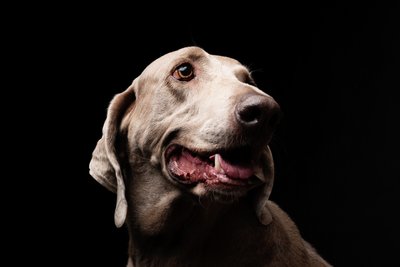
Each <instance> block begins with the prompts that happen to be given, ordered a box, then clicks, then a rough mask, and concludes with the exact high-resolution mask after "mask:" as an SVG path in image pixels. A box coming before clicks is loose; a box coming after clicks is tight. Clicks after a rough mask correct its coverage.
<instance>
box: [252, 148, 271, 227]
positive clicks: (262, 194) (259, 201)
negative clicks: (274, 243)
mask: <svg viewBox="0 0 400 267" xmlns="http://www.w3.org/2000/svg"><path fill="white" fill-rule="evenodd" d="M261 160H262V163H263V164H262V166H263V167H262V170H261V171H262V176H263V178H264V182H265V184H264V186H262V187H261V188H260V189H258V190H259V192H258V193H257V194H256V198H255V210H256V214H257V217H258V220H259V221H260V223H262V224H264V225H268V224H270V223H271V222H272V214H271V211H270V210H269V208H268V205H267V202H268V199H269V196H270V195H271V191H272V186H273V184H274V160H273V158H272V153H271V149H270V148H269V146H267V147H266V149H265V150H264V152H263V154H262V158H261Z"/></svg>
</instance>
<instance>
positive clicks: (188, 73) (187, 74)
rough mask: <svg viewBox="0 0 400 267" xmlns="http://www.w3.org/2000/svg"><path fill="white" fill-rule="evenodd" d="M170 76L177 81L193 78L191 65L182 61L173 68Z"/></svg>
mask: <svg viewBox="0 0 400 267" xmlns="http://www.w3.org/2000/svg"><path fill="white" fill-rule="evenodd" d="M172 76H173V77H174V78H175V79H177V80H179V81H190V80H191V79H193V78H194V71H193V66H192V65H190V64H189V63H183V64H181V65H179V66H178V67H177V68H176V69H175V70H174V72H173V73H172Z"/></svg>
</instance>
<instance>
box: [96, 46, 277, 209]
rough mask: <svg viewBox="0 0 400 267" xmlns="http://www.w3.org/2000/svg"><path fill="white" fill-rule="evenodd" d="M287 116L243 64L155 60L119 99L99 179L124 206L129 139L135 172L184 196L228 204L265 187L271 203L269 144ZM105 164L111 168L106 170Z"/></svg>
mask: <svg viewBox="0 0 400 267" xmlns="http://www.w3.org/2000/svg"><path fill="white" fill-rule="evenodd" d="M279 113H280V111H279V105H278V104H277V103H276V102H275V101H274V99H273V98H272V97H270V96H269V95H267V94H266V93H264V92H263V91H261V90H260V89H258V88H257V87H256V86H255V83H254V82H253V79H252V77H251V75H250V73H249V71H248V70H247V68H246V67H245V66H243V65H242V64H240V63H239V62H238V61H236V60H234V59H231V58H227V57H221V56H215V55H211V54H208V53H207V52H205V51H204V50H202V49H200V48H198V47H187V48H183V49H180V50H177V51H175V52H172V53H169V54H166V55H164V56H162V57H160V58H159V59H157V60H155V61H154V62H153V63H151V64H150V65H149V66H148V67H147V68H146V69H145V70H144V71H143V73H142V74H141V75H140V76H139V77H137V78H136V79H135V80H134V82H133V83H132V85H131V86H130V87H129V88H128V89H127V90H126V91H125V92H124V93H121V94H120V95H118V96H116V98H114V100H113V101H112V103H111V104H110V107H109V110H108V117H107V120H106V123H105V125H104V129H103V131H104V135H105V138H103V141H101V140H100V141H99V144H98V147H97V148H96V150H95V152H94V156H93V159H92V162H91V174H92V175H93V176H94V177H95V178H96V179H97V180H98V181H99V182H101V183H102V184H103V185H105V186H106V187H108V188H109V189H111V190H114V191H118V190H119V191H120V193H119V198H120V199H119V202H120V201H121V199H123V198H124V196H123V194H125V191H124V190H125V188H124V184H123V180H124V179H123V178H122V173H124V170H123V167H122V169H121V164H120V162H119V161H120V160H121V158H123V157H124V156H121V155H120V153H121V152H120V151H118V146H117V147H116V144H115V143H116V142H117V139H118V136H124V137H125V138H122V139H125V140H126V144H125V143H124V146H126V149H125V152H124V153H122V154H124V155H125V157H128V159H127V161H128V162H129V165H130V167H131V169H133V170H143V169H148V168H152V169H153V170H158V172H159V173H160V174H162V176H163V179H166V180H167V181H168V183H170V184H172V185H174V186H176V187H177V188H179V189H180V190H186V191H188V192H190V193H191V194H194V195H197V196H201V197H207V196H213V197H215V196H217V197H216V198H217V199H224V200H226V199H227V198H228V199H236V198H239V197H241V196H243V195H245V194H246V193H247V192H249V190H251V189H253V188H254V187H257V186H260V185H262V184H264V186H265V190H264V197H265V198H268V195H269V193H270V190H271V187H272V179H273V163H272V157H271V153H270V150H269V148H268V143H269V141H270V139H271V136H272V133H273V131H274V128H275V126H276V124H277V122H278V120H279ZM100 146H105V148H104V149H102V148H101V147H100ZM103 150H104V151H103ZM122 150H124V149H122ZM101 153H105V154H107V155H106V156H100V154H101ZM110 154H111V155H110ZM114 154H116V155H114ZM126 155H128V156H126ZM104 157H105V159H106V160H107V164H104V162H103V163H99V162H100V160H104ZM104 165H108V166H104ZM109 168H111V170H109ZM139 172H140V171H137V173H139ZM142 173H144V172H142ZM110 175H111V176H113V177H112V178H109V177H107V176H110ZM137 175H139V174H137ZM119 176H121V177H119ZM121 185H122V186H123V188H122V189H121ZM219 196H220V197H219Z"/></svg>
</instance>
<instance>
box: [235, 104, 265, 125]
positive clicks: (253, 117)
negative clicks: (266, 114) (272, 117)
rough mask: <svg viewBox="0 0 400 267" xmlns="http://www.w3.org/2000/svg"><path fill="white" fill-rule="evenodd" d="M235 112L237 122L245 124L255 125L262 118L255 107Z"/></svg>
mask: <svg viewBox="0 0 400 267" xmlns="http://www.w3.org/2000/svg"><path fill="white" fill-rule="evenodd" d="M237 112H238V117H239V120H240V121H242V122H243V123H246V124H256V123H258V122H259V120H260V119H261V117H262V110H261V108H260V107H259V106H257V105H250V106H244V107H241V108H239V109H238V111H237Z"/></svg>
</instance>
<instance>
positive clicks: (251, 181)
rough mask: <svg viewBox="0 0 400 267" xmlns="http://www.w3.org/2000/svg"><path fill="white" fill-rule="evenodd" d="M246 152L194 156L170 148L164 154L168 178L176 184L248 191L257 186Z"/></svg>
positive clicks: (252, 163) (253, 166) (177, 147)
mask: <svg viewBox="0 0 400 267" xmlns="http://www.w3.org/2000/svg"><path fill="white" fill-rule="evenodd" d="M250 155H251V153H250V151H249V150H248V149H246V148H238V149H231V150H226V151H213V152H197V151H194V150H190V149H188V148H185V147H183V146H180V145H170V146H169V147H168V148H167V150H166V152H165V159H166V163H167V169H168V172H169V174H170V176H171V177H172V178H173V179H175V180H177V181H178V182H180V183H184V184H189V185H193V184H198V183H204V184H206V185H207V186H209V187H217V188H219V189H228V190H229V189H232V188H249V187H252V186H255V185H256V184H259V183H260V182H261V180H262V178H257V176H260V175H257V174H258V173H259V171H258V170H259V167H258V166H256V164H255V162H256V160H255V159H253V158H251V157H250Z"/></svg>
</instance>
